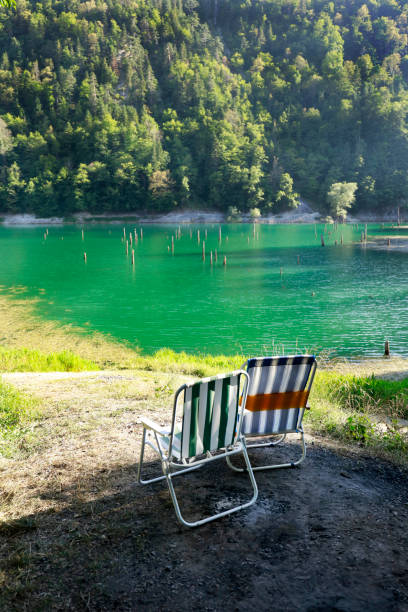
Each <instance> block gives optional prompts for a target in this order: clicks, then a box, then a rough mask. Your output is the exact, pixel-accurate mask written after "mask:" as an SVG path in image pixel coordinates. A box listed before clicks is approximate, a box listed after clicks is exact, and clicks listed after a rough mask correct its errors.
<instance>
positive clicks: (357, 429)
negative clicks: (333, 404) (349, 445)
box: [344, 414, 374, 444]
mask: <svg viewBox="0 0 408 612" xmlns="http://www.w3.org/2000/svg"><path fill="white" fill-rule="evenodd" d="M344 434H345V436H346V438H349V439H351V440H356V441H357V442H362V443H363V444H368V443H369V442H370V441H371V440H372V439H373V436H374V426H373V423H372V422H371V421H370V419H369V418H368V417H367V416H366V415H365V414H361V415H360V414H359V415H351V416H349V417H348V418H347V420H346V422H345V424H344Z"/></svg>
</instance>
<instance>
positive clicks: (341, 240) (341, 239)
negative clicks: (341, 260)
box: [340, 234, 343, 244]
mask: <svg viewBox="0 0 408 612" xmlns="http://www.w3.org/2000/svg"><path fill="white" fill-rule="evenodd" d="M340 242H341V244H343V234H342V235H341V238H340Z"/></svg>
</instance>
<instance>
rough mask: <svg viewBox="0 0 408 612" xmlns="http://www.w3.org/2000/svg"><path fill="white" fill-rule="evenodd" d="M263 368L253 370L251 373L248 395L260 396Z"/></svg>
mask: <svg viewBox="0 0 408 612" xmlns="http://www.w3.org/2000/svg"><path fill="white" fill-rule="evenodd" d="M261 370H262V368H251V369H250V373H249V381H250V384H249V389H248V395H258V393H259V382H260V380H261Z"/></svg>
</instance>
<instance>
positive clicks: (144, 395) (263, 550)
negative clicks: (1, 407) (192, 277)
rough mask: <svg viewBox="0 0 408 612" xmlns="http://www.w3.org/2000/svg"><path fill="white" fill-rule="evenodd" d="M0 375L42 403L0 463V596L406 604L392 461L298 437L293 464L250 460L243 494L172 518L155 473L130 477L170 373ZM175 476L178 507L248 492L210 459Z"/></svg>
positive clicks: (407, 573) (165, 401)
mask: <svg viewBox="0 0 408 612" xmlns="http://www.w3.org/2000/svg"><path fill="white" fill-rule="evenodd" d="M4 378H5V379H6V380H8V381H9V382H12V383H13V384H14V385H16V386H18V387H19V388H20V389H23V390H25V391H28V392H30V393H35V394H36V395H37V396H38V397H39V398H40V399H41V400H42V401H43V403H44V411H45V415H46V418H45V419H44V420H43V421H42V422H41V424H40V425H39V427H40V431H39V432H38V438H39V443H38V448H37V450H36V451H35V452H31V453H30V454H29V456H28V457H27V458H26V459H25V458H23V457H20V458H16V459H14V460H3V462H2V463H1V464H0V520H1V521H2V522H0V609H4V610H30V611H31V610H95V611H96V610H139V609H143V610H173V609H175V608H177V609H178V610H182V611H183V610H186V611H187V610H193V609H195V610H224V609H232V610H248V609H253V608H255V607H256V608H258V609H260V610H271V609H272V610H288V611H292V610H293V611H295V610H296V611H298V610H307V611H308V612H317V611H327V610H332V611H334V610H342V611H350V612H351V611H361V610H363V609H364V610H384V611H385V610H390V611H391V610H392V611H396V612H400V611H401V612H403V611H406V610H408V567H407V565H408V561H407V558H408V556H407V552H408V532H407V528H406V525H407V519H408V505H407V504H408V484H407V472H406V471H405V470H403V469H402V468H400V467H396V466H393V465H391V464H388V463H384V462H381V461H379V460H376V459H373V458H372V457H369V456H365V455H364V454H363V453H360V452H359V450H358V449H357V450H356V449H351V448H345V447H340V446H338V445H336V444H334V443H333V442H328V441H327V440H324V439H321V438H317V437H312V436H308V456H307V458H306V460H305V462H304V463H303V465H302V467H300V468H297V469H289V470H276V471H273V472H264V473H259V472H258V473H257V474H256V478H257V481H258V486H259V499H258V502H257V504H256V505H255V506H252V508H250V509H249V510H247V511H243V512H240V513H236V514H234V515H231V516H230V517H226V518H225V519H221V520H218V521H215V522H214V523H212V524H211V523H210V524H208V525H205V526H203V527H200V528H197V529H194V530H191V529H190V530H187V529H185V528H182V527H181V526H179V524H178V523H177V521H176V518H175V514H174V510H173V507H172V504H171V501H170V496H169V493H168V491H167V489H166V486H165V485H164V484H163V483H158V484H156V485H150V486H145V487H140V486H138V485H137V484H136V471H137V463H138V457H139V450H140V439H141V426H140V423H139V419H140V416H141V415H143V414H150V416H151V417H152V418H154V419H156V420H158V421H159V422H161V423H165V422H168V419H169V417H170V412H171V395H172V393H173V391H174V389H175V388H176V387H177V386H178V385H179V384H180V383H181V382H182V381H185V380H186V377H185V376H182V377H179V376H176V375H170V374H160V373H152V372H135V371H121V372H97V373H89V372H87V373H81V374H80V375H75V374H70V375H67V374H65V375H63V376H58V375H56V374H54V373H52V374H41V375H39V374H20V375H17V374H14V375H5V376H4ZM312 409H313V408H312ZM295 450H296V449H295V448H294V444H289V445H288V446H287V447H282V448H275V449H270V450H264V451H253V452H252V453H251V457H252V459H253V462H254V463H255V464H259V463H261V462H262V461H263V460H264V459H265V460H266V461H268V460H269V461H271V460H272V458H271V455H272V454H274V455H276V458H277V460H279V459H281V458H282V459H283V458H286V457H289V455H291V453H294V452H295ZM148 458H149V459H150V463H149V465H148V466H147V469H148V472H149V473H151V474H152V475H153V474H155V473H158V472H159V471H160V465H159V463H158V462H157V460H155V459H154V458H153V453H152V454H151V455H149V456H148ZM176 482H177V481H176ZM176 487H177V491H178V493H179V494H180V497H181V499H182V500H183V501H184V503H183V509H184V511H185V513H186V515H188V516H189V517H190V518H193V517H196V516H198V514H200V513H206V512H211V511H214V510H217V509H218V510H219V509H221V508H224V507H226V506H227V505H228V504H229V503H235V502H236V501H237V500H242V501H244V500H245V499H247V498H248V497H249V495H250V486H249V484H248V480H247V478H246V477H245V475H240V474H236V473H233V472H231V471H230V470H229V469H228V467H227V465H226V464H225V463H224V462H223V461H220V462H216V463H215V464H214V465H213V469H211V468H210V467H205V468H202V469H200V470H197V471H196V472H192V473H191V474H189V475H186V476H185V477H181V478H180V479H179V480H178V482H177V485H176Z"/></svg>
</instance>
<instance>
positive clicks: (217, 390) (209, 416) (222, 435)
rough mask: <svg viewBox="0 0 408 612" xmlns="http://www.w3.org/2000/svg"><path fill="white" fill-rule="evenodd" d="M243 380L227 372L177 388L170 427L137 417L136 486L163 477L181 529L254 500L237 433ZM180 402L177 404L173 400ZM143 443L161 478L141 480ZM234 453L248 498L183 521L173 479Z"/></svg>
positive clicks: (240, 373)
mask: <svg viewBox="0 0 408 612" xmlns="http://www.w3.org/2000/svg"><path fill="white" fill-rule="evenodd" d="M248 380H249V379H248V374H247V373H246V372H245V371H243V370H238V371H236V372H232V373H231V374H222V375H219V376H215V377H212V378H204V379H202V380H200V381H198V382H195V383H193V384H189V385H182V386H181V387H180V388H179V389H178V390H177V391H176V394H175V396H174V406H173V418H172V422H171V426H170V427H168V428H165V427H160V426H159V425H157V424H156V423H154V422H153V421H151V420H150V419H146V418H144V419H142V424H143V438H142V448H141V454H140V462H139V469H138V482H139V483H140V484H149V483H151V482H157V481H159V480H164V479H165V480H166V481H167V484H168V487H169V490H170V495H171V499H172V501H173V505H174V509H175V511H176V516H177V518H178V520H179V521H180V523H182V524H183V525H186V526H187V527H195V526H197V525H202V524H203V523H207V522H208V521H212V520H214V519H217V518H220V517H222V516H226V515H227V514H231V513H232V512H236V511H237V510H241V509H243V508H247V507H248V506H251V505H252V504H253V503H255V501H256V499H257V496H258V489H257V486H256V481H255V478H254V474H253V472H252V468H251V464H250V462H249V459H248V453H247V450H246V444H245V438H244V436H243V435H242V434H241V426H242V423H243V411H244V406H245V400H246V396H247V389H248ZM240 396H241V403H240V401H239V400H240ZM180 398H182V401H178V400H179V399H180ZM178 413H181V414H180V421H181V422H180V426H179V427H178V426H177V424H176V423H177V415H178ZM146 444H147V445H149V446H150V447H151V448H153V450H155V451H156V452H157V453H158V455H159V457H160V459H161V465H162V470H163V476H158V477H156V478H151V479H149V480H142V475H141V473H142V466H143V460H144V452H145V446H146ZM215 453H216V454H215ZM238 453H242V455H243V457H244V460H245V463H246V468H247V471H248V474H249V478H250V480H251V484H252V488H253V495H252V498H251V499H250V500H249V501H248V502H246V503H244V504H241V505H238V506H234V507H232V508H230V509H228V510H225V511H223V512H219V513H218V514H214V515H212V516H209V517H206V518H203V519H200V520H197V521H194V522H190V521H186V520H185V519H184V518H183V516H182V514H181V511H180V506H179V503H178V500H177V496H176V493H175V490H174V486H173V479H174V478H175V477H176V476H179V475H181V474H185V473H186V472H190V471H192V470H195V469H197V468H199V467H201V466H202V465H203V464H205V463H209V462H211V461H214V460H216V459H223V458H225V457H226V458H229V457H230V456H231V455H236V454H238Z"/></svg>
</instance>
